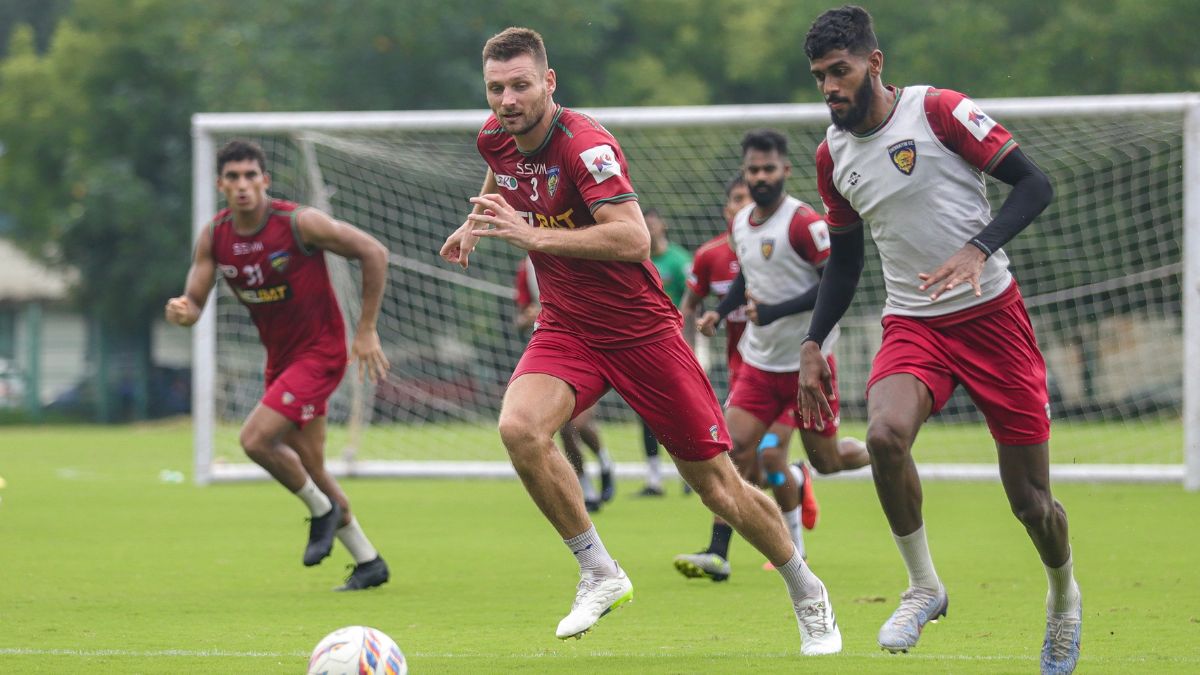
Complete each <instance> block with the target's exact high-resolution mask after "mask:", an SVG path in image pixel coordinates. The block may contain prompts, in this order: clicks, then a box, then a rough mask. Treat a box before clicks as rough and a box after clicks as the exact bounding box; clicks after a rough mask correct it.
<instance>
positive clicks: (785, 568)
mask: <svg viewBox="0 0 1200 675" xmlns="http://www.w3.org/2000/svg"><path fill="white" fill-rule="evenodd" d="M775 569H777V570H779V574H781V575H782V576H783V582H784V583H785V584H787V588H788V595H790V596H791V597H792V602H796V601H797V600H802V599H804V598H806V597H808V596H810V595H812V594H813V592H814V591H816V590H817V588H819V587H820V585H821V580H820V579H818V578H817V575H815V574H813V573H812V570H811V569H809V567H808V565H806V564H805V563H804V558H802V557H801V556H800V550H799V549H797V550H796V552H795V553H793V554H792V559H791V560H789V561H787V562H786V563H784V564H783V565H781V566H779V567H776V568H775Z"/></svg>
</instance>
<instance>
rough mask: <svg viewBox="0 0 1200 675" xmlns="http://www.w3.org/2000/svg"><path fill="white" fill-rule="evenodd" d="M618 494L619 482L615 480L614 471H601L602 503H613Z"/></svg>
mask: <svg viewBox="0 0 1200 675" xmlns="http://www.w3.org/2000/svg"><path fill="white" fill-rule="evenodd" d="M616 494H617V482H616V480H614V479H613V472H612V469H609V470H607V471H605V470H604V469H601V470H600V501H601V502H611V501H612V500H613V497H615V496H616Z"/></svg>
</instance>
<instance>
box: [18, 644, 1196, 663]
mask: <svg viewBox="0 0 1200 675" xmlns="http://www.w3.org/2000/svg"><path fill="white" fill-rule="evenodd" d="M0 656H78V657H83V658H96V657H105V656H118V657H132V658H163V657H186V658H246V659H283V658H287V659H292V658H298V659H299V658H307V657H308V652H259V651H233V650H227V649H150V650H136V649H29V648H24V647H7V648H5V647H0ZM405 656H407V657H408V658H409V659H478V658H487V659H509V660H517V659H522V660H523V659H531V658H532V659H543V658H551V659H553V658H567V659H578V658H583V657H598V658H613V657H618V658H621V657H624V658H637V659H672V658H678V657H684V656H688V654H682V653H678V654H663V653H662V652H632V653H631V652H612V651H595V652H578V653H572V652H569V651H567V652H534V653H530V654H462V653H459V654H456V653H452V652H444V653H434V652H416V653H407V652H406V653H405ZM702 656H704V657H705V658H739V659H744V658H759V659H772V660H775V659H791V658H795V659H800V658H801V657H800V656H799V655H798V654H792V653H777V654H764V653H761V652H760V653H755V654H748V653H745V652H705V653H704V654H702ZM842 657H843V658H845V657H849V658H862V657H867V658H872V659H897V660H906V661H914V660H915V661H985V662H986V661H993V662H995V661H1029V662H1033V661H1036V660H1037V657H1036V656H1018V655H1015V654H983V655H977V656H972V655H970V654H884V653H882V652H880V653H871V654H842ZM835 658H836V657H835ZM1083 658H1084V660H1085V661H1086V660H1089V659H1088V655H1087V653H1086V652H1085V653H1084V654H1083ZM1097 662H1098V663H1100V662H1103V663H1113V662H1116V663H1179V664H1200V656H1197V657H1187V656H1167V657H1157V658H1150V657H1145V656H1133V655H1130V656H1125V657H1113V656H1104V657H1098V658H1097Z"/></svg>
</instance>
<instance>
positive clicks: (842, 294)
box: [804, 223, 866, 345]
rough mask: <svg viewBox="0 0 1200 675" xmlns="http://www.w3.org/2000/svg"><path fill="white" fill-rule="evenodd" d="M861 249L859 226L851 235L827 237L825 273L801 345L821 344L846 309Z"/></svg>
mask: <svg viewBox="0 0 1200 675" xmlns="http://www.w3.org/2000/svg"><path fill="white" fill-rule="evenodd" d="M865 246H866V244H865V243H864V241H863V225H862V224H861V223H860V224H859V226H858V227H856V228H854V230H853V231H851V232H843V233H840V234H834V233H833V232H830V233H829V262H827V263H825V273H824V274H822V275H821V283H820V284H819V285H818V290H817V304H816V305H815V306H814V307H813V314H812V321H811V322H810V323H809V324H808V335H807V336H806V337H805V338H804V339H805V341H808V340H814V341H815V342H816V343H817V344H818V345H821V344H824V343H825V338H827V337H829V332H830V331H831V330H833V327H834V326H835V325H837V322H838V321H839V320H840V319H841V318H842V315H843V314H845V313H846V310H847V309H849V308H850V302H851V301H852V300H854V291H855V289H857V288H858V280H859V278H860V277H861V276H862V269H863V256H864V255H865V254H864V248H865Z"/></svg>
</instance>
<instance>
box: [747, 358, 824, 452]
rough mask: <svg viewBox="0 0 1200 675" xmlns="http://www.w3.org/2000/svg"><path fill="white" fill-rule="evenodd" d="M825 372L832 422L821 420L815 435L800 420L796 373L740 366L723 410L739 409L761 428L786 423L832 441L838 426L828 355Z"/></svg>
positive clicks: (809, 427)
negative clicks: (828, 375) (822, 425)
mask: <svg viewBox="0 0 1200 675" xmlns="http://www.w3.org/2000/svg"><path fill="white" fill-rule="evenodd" d="M828 361H829V370H830V372H831V373H833V394H832V395H830V397H829V407H830V408H832V409H833V419H826V420H825V428H824V429H822V430H820V431H818V430H817V429H815V428H814V427H813V425H811V424H810V425H805V424H803V423H802V422H801V419H800V408H799V407H798V406H797V405H796V395H797V393H798V390H799V387H800V374H799V373H798V372H796V371H794V370H793V371H791V372H786V373H772V372H768V371H766V370H761V369H759V368H755V367H754V366H752V365H750V364H749V363H743V364H742V367H741V368H740V369H738V375H737V380H736V382H735V384H734V386H733V387H732V388H731V389H730V390H729V401H728V402H726V404H725V407H726V408H741V409H742V410H745V411H746V412H748V413H750V414H751V415H753V416H754V417H756V418H758V420H759V421H760V422H762V423H763V424H768V425H769V424H771V423H772V422H775V423H780V422H783V423H786V424H788V425H789V426H792V427H795V428H797V429H804V430H807V431H812V432H815V433H817V434H820V435H821V436H825V437H826V438H836V437H837V431H838V424H839V423H840V415H839V409H840V406H839V404H838V386H837V361H836V360H835V359H834V358H833V355H832V354H830V355H829V359H828Z"/></svg>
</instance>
